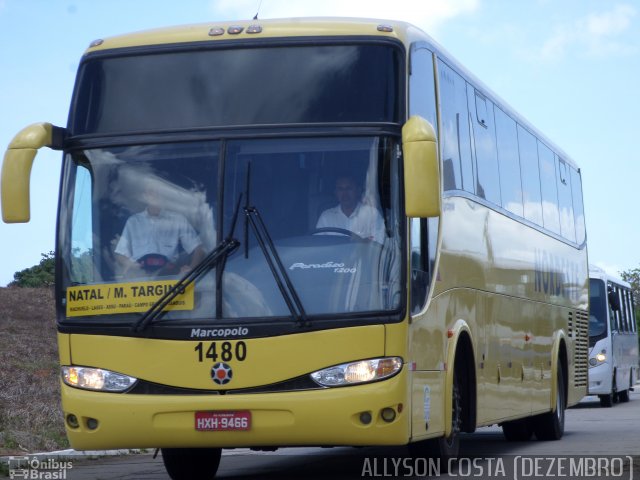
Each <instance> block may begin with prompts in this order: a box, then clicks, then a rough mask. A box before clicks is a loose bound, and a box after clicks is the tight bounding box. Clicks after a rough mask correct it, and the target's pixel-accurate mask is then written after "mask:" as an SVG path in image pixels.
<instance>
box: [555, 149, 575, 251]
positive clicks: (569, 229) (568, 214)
mask: <svg viewBox="0 0 640 480" xmlns="http://www.w3.org/2000/svg"><path fill="white" fill-rule="evenodd" d="M556 161H557V165H558V176H557V179H558V204H559V206H560V232H561V233H562V236H563V237H564V238H566V239H568V240H571V241H572V242H575V241H576V227H575V223H574V219H573V198H572V193H571V176H570V169H571V167H569V165H567V163H566V162H565V161H564V160H562V159H561V158H558V157H556Z"/></svg>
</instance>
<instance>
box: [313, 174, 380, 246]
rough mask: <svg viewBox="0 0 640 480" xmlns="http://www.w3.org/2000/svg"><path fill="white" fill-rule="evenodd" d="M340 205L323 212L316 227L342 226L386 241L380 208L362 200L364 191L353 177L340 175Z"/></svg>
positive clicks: (338, 197)
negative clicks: (365, 203) (366, 203)
mask: <svg viewBox="0 0 640 480" xmlns="http://www.w3.org/2000/svg"><path fill="white" fill-rule="evenodd" d="M335 194H336V198H337V199H338V205H337V206H335V207H333V208H329V209H327V210H325V211H324V212H322V214H321V215H320V218H319V219H318V223H317V224H316V228H318V229H320V228H331V227H333V228H342V229H345V230H349V231H350V232H353V233H355V234H356V235H358V236H359V237H362V238H364V239H366V240H374V241H376V242H378V243H383V242H384V221H383V219H382V215H380V212H378V209H376V208H375V207H372V206H371V205H364V204H363V203H362V202H361V195H362V191H361V189H360V187H359V186H358V185H357V184H356V182H355V181H354V180H353V178H351V177H348V176H341V177H338V179H337V180H336V189H335Z"/></svg>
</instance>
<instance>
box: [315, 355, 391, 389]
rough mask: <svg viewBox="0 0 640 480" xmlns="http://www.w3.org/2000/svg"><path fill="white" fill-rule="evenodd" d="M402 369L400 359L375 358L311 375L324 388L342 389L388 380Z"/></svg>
mask: <svg viewBox="0 0 640 480" xmlns="http://www.w3.org/2000/svg"><path fill="white" fill-rule="evenodd" d="M401 368H402V359H401V358H399V357H388V358H374V359H372V360H361V361H359V362H351V363H343V364H342V365H336V366H333V367H329V368H325V369H322V370H318V371H317V372H313V373H312V374H311V378H312V379H313V381H314V382H316V383H317V384H318V385H322V386H323V387H340V386H343V385H353V384H358V383H366V382H374V381H376V380H381V379H383V378H388V377H391V376H393V375H395V374H396V373H398V372H399V371H400V369H401Z"/></svg>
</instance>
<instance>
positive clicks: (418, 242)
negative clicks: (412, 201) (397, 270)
mask: <svg viewBox="0 0 640 480" xmlns="http://www.w3.org/2000/svg"><path fill="white" fill-rule="evenodd" d="M426 227H427V221H426V219H422V218H412V219H411V314H412V315H415V314H417V313H419V312H420V310H422V307H423V306H424V302H425V300H426V298H427V289H428V287H429V257H428V246H427V228H426Z"/></svg>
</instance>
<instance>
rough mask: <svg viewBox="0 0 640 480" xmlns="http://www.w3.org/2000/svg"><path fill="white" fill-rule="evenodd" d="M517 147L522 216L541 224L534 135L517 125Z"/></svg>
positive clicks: (538, 175) (538, 173)
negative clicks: (522, 206)
mask: <svg viewBox="0 0 640 480" xmlns="http://www.w3.org/2000/svg"><path fill="white" fill-rule="evenodd" d="M518 149H519V152H520V170H521V174H522V195H523V203H524V218H526V219H527V220H530V221H532V222H533V223H535V224H537V225H542V195H541V193H540V167H539V166H538V147H537V143H536V137H534V136H533V135H532V134H531V133H529V132H528V131H527V130H525V129H524V128H522V127H521V126H520V125H518Z"/></svg>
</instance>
